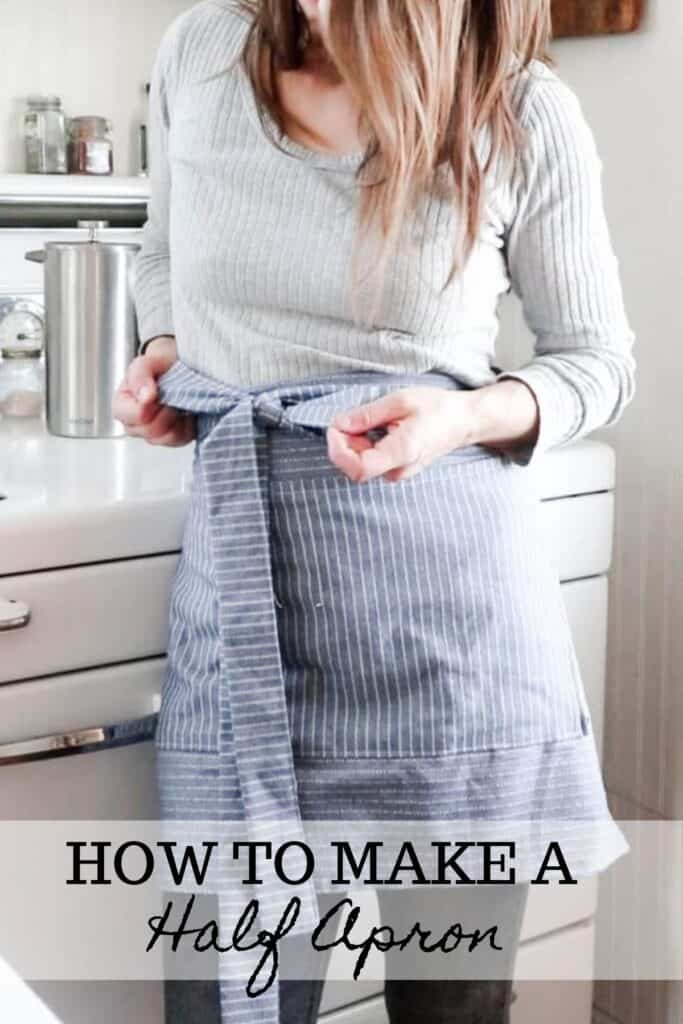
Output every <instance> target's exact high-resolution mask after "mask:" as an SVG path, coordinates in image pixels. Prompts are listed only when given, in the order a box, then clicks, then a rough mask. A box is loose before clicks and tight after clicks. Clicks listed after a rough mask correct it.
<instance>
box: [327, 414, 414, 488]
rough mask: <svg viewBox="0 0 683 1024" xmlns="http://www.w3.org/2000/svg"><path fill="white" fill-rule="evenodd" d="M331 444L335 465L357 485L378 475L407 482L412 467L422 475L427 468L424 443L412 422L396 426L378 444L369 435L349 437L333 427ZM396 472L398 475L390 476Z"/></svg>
mask: <svg viewBox="0 0 683 1024" xmlns="http://www.w3.org/2000/svg"><path fill="white" fill-rule="evenodd" d="M327 442H328V454H329V456H330V459H331V460H332V462H334V464H335V465H336V466H338V467H339V469H341V470H342V472H344V473H345V474H346V475H347V476H348V477H349V479H351V480H354V481H355V482H357V483H363V482H364V481H366V480H372V479H374V478H376V477H378V476H385V477H386V478H387V479H389V480H392V479H404V478H405V476H406V475H407V470H408V469H409V468H410V469H411V470H413V469H414V471H415V472H418V470H419V468H421V466H422V465H423V458H424V452H423V450H422V444H421V443H420V441H419V437H418V434H417V431H416V429H415V425H414V424H413V423H412V422H411V421H410V420H405V421H403V422H402V423H396V424H393V425H392V426H390V427H389V429H388V432H387V434H386V435H385V436H384V437H383V438H382V439H381V440H380V441H377V442H375V443H374V444H373V443H372V442H371V441H370V440H369V439H368V438H367V437H365V436H358V435H353V434H346V433H344V432H343V431H340V430H337V429H336V428H335V427H333V426H330V427H328V430H327ZM392 471H393V472H394V475H393V476H390V475H389V474H391V473H392ZM411 475H412V473H411Z"/></svg>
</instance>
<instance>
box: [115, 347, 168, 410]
mask: <svg viewBox="0 0 683 1024" xmlns="http://www.w3.org/2000/svg"><path fill="white" fill-rule="evenodd" d="M167 362H168V360H167V359H166V363H167ZM166 363H164V365H166ZM161 365H162V364H161V360H160V359H159V357H158V356H155V355H154V354H153V353H152V352H150V353H149V354H148V355H144V356H138V357H137V358H136V359H134V360H133V362H132V363H131V364H130V366H129V367H128V372H127V374H126V380H125V386H126V387H127V389H128V390H129V391H130V393H131V394H132V395H133V396H134V397H135V398H136V399H137V400H138V402H140V404H141V405H146V404H147V403H150V402H152V401H154V399H155V398H156V397H157V385H156V377H157V376H159V372H160V370H161ZM161 372H163V370H161Z"/></svg>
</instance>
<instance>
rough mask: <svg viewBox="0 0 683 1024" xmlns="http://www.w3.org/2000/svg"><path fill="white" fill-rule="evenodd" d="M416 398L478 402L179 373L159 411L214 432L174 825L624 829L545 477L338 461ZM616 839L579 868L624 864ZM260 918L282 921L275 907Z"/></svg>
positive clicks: (508, 470) (174, 729) (179, 652)
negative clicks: (364, 474) (545, 520)
mask: <svg viewBox="0 0 683 1024" xmlns="http://www.w3.org/2000/svg"><path fill="white" fill-rule="evenodd" d="M418 385H419V386H438V387H445V388H459V387H461V386H462V385H460V384H459V383H458V382H457V381H456V380H455V379H454V378H452V377H450V376H448V375H446V374H442V373H435V372H433V373H424V374H419V375H414V376H406V375H394V374H387V373H380V372H377V373H375V372H372V371H353V372H348V373H346V372H342V373H334V374H331V375H329V376H326V377H321V378H308V379H306V380H305V381H301V382H287V383H281V384H278V385H274V386H269V387H263V388H254V389H249V390H244V389H240V388H234V387H231V386H229V385H226V384H224V383H222V382H220V381H217V380H215V379H214V378H211V377H208V376H206V375H204V374H201V373H199V372H197V371H195V370H193V369H192V368H190V367H189V366H187V365H186V364H184V363H182V362H180V361H179V362H177V363H175V364H174V365H173V366H172V367H171V368H170V370H168V371H167V372H166V373H165V374H164V375H163V376H162V377H161V378H160V380H159V391H160V400H161V401H162V402H163V403H165V404H166V405H170V406H175V407H176V408H180V409H184V410H187V411H191V412H193V413H196V414H197V416H198V420H197V423H198V437H197V443H196V449H195V460H194V478H193V492H192V498H191V504H190V510H189V515H188V520H187V524H186V529H185V534H184V541H183V551H182V556H181V559H180V563H179V566H178V571H177V575H176V579H175V582H174V588H173V595H172V602H171V630H170V643H169V650H168V673H167V678H166V682H165V686H164V692H163V699H162V705H161V711H160V716H159V723H158V728H157V734H156V744H157V764H158V772H159V788H160V797H161V804H162V816H163V817H165V818H168V819H169V820H172V819H175V820H184V821H200V820H206V821H208V820H214V821H216V820H220V821H228V820H234V821H244V822H246V823H247V825H248V828H249V835H250V837H252V838H254V839H255V840H258V839H259V837H260V836H261V835H262V834H263V830H264V829H268V828H269V827H271V828H272V824H273V823H282V828H283V833H282V836H281V837H280V841H282V842H285V841H287V840H290V839H294V840H300V841H304V842H305V841H306V839H305V835H304V833H303V831H302V827H301V825H302V822H303V821H305V820H319V819H332V818H334V819H344V820H354V819H356V820H361V819H392V820H403V819H410V820H413V821H414V820H417V819H430V818H434V819H440V820H445V821H447V820H454V819H482V820H491V819H522V820H524V819H530V820H538V819H549V820H555V819H564V818H569V819H601V820H603V821H610V816H609V812H608V810H607V805H606V800H605V791H604V787H603V783H602V778H601V773H600V767H599V762H598V759H597V753H596V749H595V743H594V738H593V733H592V728H591V719H590V714H589V710H588V706H587V703H586V698H585V694H584V689H583V685H582V681H581V677H580V672H579V668H578V664H577V661H576V656H575V652H574V648H573V644H572V639H571V635H570V630H569V624H568V621H567V618H566V612H565V608H564V604H563V600H562V597H561V592H560V586H559V582H558V580H557V578H556V576H555V574H554V571H553V569H552V567H551V561H550V559H549V558H548V551H547V548H546V545H545V538H544V535H543V531H542V528H541V521H540V516H539V509H538V504H539V503H538V499H537V496H536V494H535V491H534V489H533V487H532V486H531V483H530V480H529V478H528V477H527V475H526V474H525V470H524V469H523V468H522V467H520V466H517V465H515V464H514V463H513V462H512V461H511V460H510V459H508V458H506V457H505V456H504V455H501V454H499V453H496V452H494V451H493V450H491V449H488V448H486V447H483V446H479V445H472V446H469V447H466V448H462V449H456V450H454V451H452V452H451V453H449V454H448V455H446V456H443V457H441V458H440V459H437V460H436V461H435V462H434V463H432V465H431V466H428V467H426V468H425V469H424V470H423V471H422V472H421V473H419V474H417V475H416V476H414V477H412V478H410V479H408V480H405V481H402V482H400V483H388V482H387V481H385V480H382V479H377V480H371V481H368V482H366V483H364V484H356V483H353V482H351V481H349V480H348V479H347V478H346V476H345V475H344V474H343V473H341V471H339V470H338V469H337V468H336V467H335V466H334V465H333V464H332V463H331V462H330V460H329V457H328V455H327V446H326V439H325V430H326V427H327V425H328V424H329V422H330V420H331V419H332V418H333V416H334V415H335V413H336V412H338V411H340V410H342V409H350V408H355V407H356V406H358V405H361V404H363V403H365V402H368V401H371V400H373V399H375V398H377V397H379V396H380V395H382V394H385V393H387V392H388V391H391V390H395V389H397V388H398V387H406V386H418ZM615 829H616V825H615ZM609 842H610V843H611V845H610V846H609V848H607V847H597V848H592V849H591V853H590V856H589V857H587V859H586V858H584V862H583V865H582V872H580V873H591V872H594V871H597V870H602V869H603V868H604V867H605V866H606V863H609V862H610V861H611V860H613V859H615V857H616V856H618V855H620V854H621V853H623V852H624V847H623V846H621V847H620V844H619V841H618V839H617V842H616V843H615V842H614V836H612V837H611V838H610V840H609ZM239 895H240V894H238V896H239ZM297 895H298V896H299V897H300V899H302V901H303V904H302V913H301V916H300V918H299V920H298V922H297V927H296V928H295V929H294V930H293V931H304V930H309V931H310V930H311V929H312V927H313V926H314V925H315V924H316V923H317V921H318V916H317V904H316V897H315V889H314V886H313V884H312V883H309V885H308V886H307V887H304V890H303V891H302V890H301V887H300V888H299V889H298V890H297ZM231 898H232V903H231V902H230V901H231ZM234 898H235V894H234V893H232V894H231V893H230V892H229V891H228V890H227V888H226V891H225V892H224V893H222V894H221V899H222V900H223V901H225V906H226V908H228V907H229V906H230V907H232V908H233V909H234ZM240 898H241V899H242V902H243V894H242V895H241V896H240ZM260 914H261V919H262V921H263V922H264V924H265V925H266V926H269V925H272V924H273V923H274V921H276V920H277V919H278V918H279V910H276V905H275V903H274V904H273V907H272V910H271V908H270V907H269V904H268V901H267V900H264V901H262V906H261V910H260ZM221 993H222V998H221V1004H222V1010H221V1013H222V1022H223V1024H227V1022H228V1021H234V1020H237V1019H239V1020H240V1022H245V1024H246V1022H248V1021H261V1022H263V1024H266V1022H267V1024H277V1020H278V1007H277V986H271V988H270V989H269V990H268V992H267V993H265V994H264V995H263V996H262V997H260V998H257V999H254V998H247V997H246V996H244V991H243V987H240V986H239V985H237V983H236V982H235V980H234V979H231V978H230V977H229V976H228V977H226V978H224V980H223V981H222V982H221ZM240 993H241V995H242V998H241V999H240V998H239V994H240Z"/></svg>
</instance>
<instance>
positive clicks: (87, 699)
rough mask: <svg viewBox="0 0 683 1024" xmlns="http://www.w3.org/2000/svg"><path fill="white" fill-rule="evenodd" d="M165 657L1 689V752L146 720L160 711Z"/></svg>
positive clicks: (17, 684) (36, 680)
mask: <svg viewBox="0 0 683 1024" xmlns="http://www.w3.org/2000/svg"><path fill="white" fill-rule="evenodd" d="M165 670H166V658H164V657H162V658H150V659H149V660H148V661H133V662H129V663H128V664H126V665H112V666H107V667H106V668H94V669H89V670H88V671H85V672H69V673H68V674H67V675H55V676H49V677H48V678H46V679H33V680H32V681H31V682H30V683H26V682H19V683H7V684H6V685H5V686H0V751H1V750H2V746H3V745H4V744H8V743H17V742H25V741H27V740H30V739H33V738H34V737H36V736H48V735H54V734H57V733H60V732H62V733H63V732H69V731H73V730H75V729H87V728H93V727H98V726H106V725H111V724H116V723H117V722H124V721H130V720H132V719H135V718H144V717H145V716H146V715H150V714H153V713H154V712H155V711H157V710H158V704H159V698H160V695H161V687H162V686H163V682H164V674H165Z"/></svg>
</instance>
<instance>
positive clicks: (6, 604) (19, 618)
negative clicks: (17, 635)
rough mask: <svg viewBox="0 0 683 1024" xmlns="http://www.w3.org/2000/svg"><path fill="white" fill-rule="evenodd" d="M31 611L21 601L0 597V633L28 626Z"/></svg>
mask: <svg viewBox="0 0 683 1024" xmlns="http://www.w3.org/2000/svg"><path fill="white" fill-rule="evenodd" d="M30 618H31V609H30V608H29V606H28V605H27V604H24V602H23V601H15V600H13V599H12V598H11V597H2V596H0V633H3V632H6V631H8V630H10V629H23V628H24V626H28V622H29V619H30Z"/></svg>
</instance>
